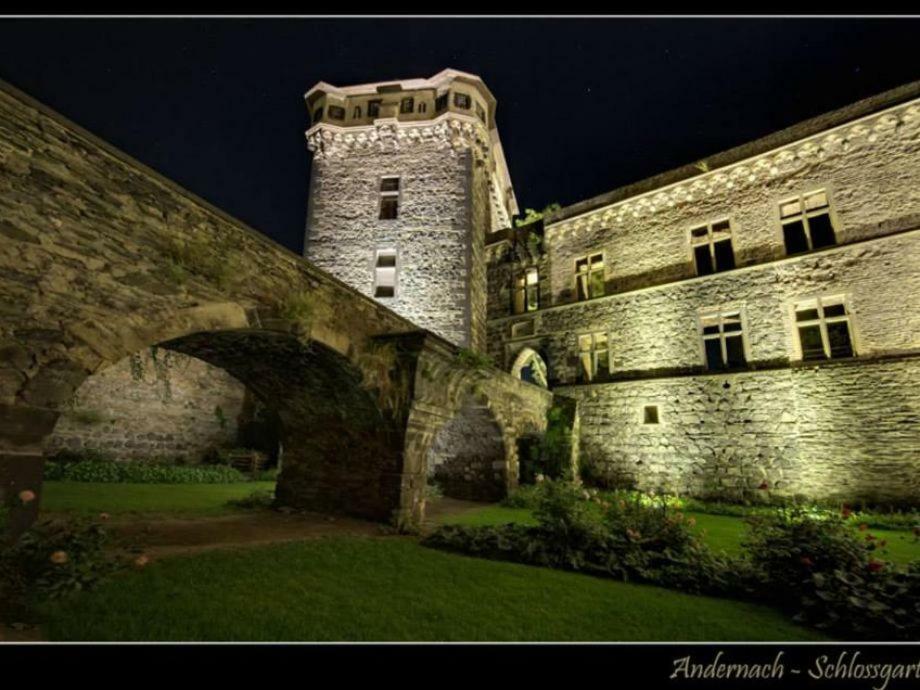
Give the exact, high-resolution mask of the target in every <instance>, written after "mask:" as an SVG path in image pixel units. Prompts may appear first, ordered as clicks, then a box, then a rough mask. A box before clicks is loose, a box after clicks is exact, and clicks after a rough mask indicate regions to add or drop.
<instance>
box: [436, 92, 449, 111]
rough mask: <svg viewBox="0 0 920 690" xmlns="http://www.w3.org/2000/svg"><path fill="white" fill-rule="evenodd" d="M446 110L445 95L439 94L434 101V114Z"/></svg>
mask: <svg viewBox="0 0 920 690" xmlns="http://www.w3.org/2000/svg"><path fill="white" fill-rule="evenodd" d="M446 109H447V94H446V93H444V94H441V95H440V96H438V97H437V98H435V99H434V110H435V112H438V113H439V112H441V111H442V110H446Z"/></svg>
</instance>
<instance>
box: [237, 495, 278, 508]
mask: <svg viewBox="0 0 920 690" xmlns="http://www.w3.org/2000/svg"><path fill="white" fill-rule="evenodd" d="M227 505H229V506H231V507H233V508H242V509H243V510H260V509H267V508H273V507H274V506H275V492H274V491H253V492H252V493H251V494H249V495H248V496H245V497H243V498H231V499H230V500H229V501H227Z"/></svg>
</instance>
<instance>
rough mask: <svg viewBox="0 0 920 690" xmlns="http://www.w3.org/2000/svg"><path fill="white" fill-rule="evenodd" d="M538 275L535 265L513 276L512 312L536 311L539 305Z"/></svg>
mask: <svg viewBox="0 0 920 690" xmlns="http://www.w3.org/2000/svg"><path fill="white" fill-rule="evenodd" d="M539 280H540V276H539V274H538V273H537V269H536V268H535V267H530V268H526V269H524V270H523V271H521V272H520V273H518V274H517V275H516V276H515V277H514V313H515V314H523V313H524V312H525V311H536V310H537V309H538V308H539V307H540V286H539Z"/></svg>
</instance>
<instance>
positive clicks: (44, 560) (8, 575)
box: [0, 521, 123, 621]
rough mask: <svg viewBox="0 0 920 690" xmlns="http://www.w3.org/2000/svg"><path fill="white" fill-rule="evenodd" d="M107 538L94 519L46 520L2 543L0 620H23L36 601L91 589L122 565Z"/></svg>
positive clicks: (0, 552) (0, 551)
mask: <svg viewBox="0 0 920 690" xmlns="http://www.w3.org/2000/svg"><path fill="white" fill-rule="evenodd" d="M106 541H107V535H106V533H105V531H104V530H103V528H102V526H101V525H99V524H98V523H93V522H87V521H69V522H65V521H46V522H42V523H39V524H37V525H35V526H33V527H32V528H31V529H29V530H28V531H27V532H25V533H24V534H23V535H22V536H20V538H19V540H18V541H16V542H13V543H11V544H10V543H7V544H5V545H3V546H2V547H0V602H2V604H3V606H2V607H0V620H4V619H5V620H7V621H13V620H22V618H23V617H24V616H28V615H29V614H28V612H29V611H30V610H31V608H32V606H33V605H34V604H35V603H37V602H39V601H41V600H43V599H54V598H59V597H62V596H65V595H67V594H70V593H72V592H77V591H80V590H85V589H91V588H92V587H95V586H96V585H97V584H99V583H100V582H102V581H103V580H105V579H106V578H107V577H108V576H109V575H111V574H112V573H114V572H115V571H117V570H118V569H120V568H121V567H123V563H122V562H121V561H119V560H118V559H117V558H115V557H114V556H111V555H109V554H108V553H106V551H105V550H104V547H105V544H106Z"/></svg>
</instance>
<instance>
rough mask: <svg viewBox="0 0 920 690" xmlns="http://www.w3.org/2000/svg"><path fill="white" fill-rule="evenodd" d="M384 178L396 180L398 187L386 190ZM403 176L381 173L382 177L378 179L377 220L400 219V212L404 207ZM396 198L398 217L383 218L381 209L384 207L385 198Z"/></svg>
mask: <svg viewBox="0 0 920 690" xmlns="http://www.w3.org/2000/svg"><path fill="white" fill-rule="evenodd" d="M384 180H396V189H395V190H393V191H384V190H383V182H384ZM402 186H403V181H402V176H401V175H381V176H380V179H379V180H378V181H377V193H378V198H377V220H382V221H395V220H399V212H400V209H401V208H402ZM394 197H395V198H396V217H395V218H381V217H380V211H381V210H382V209H383V200H384V199H385V198H394Z"/></svg>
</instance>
